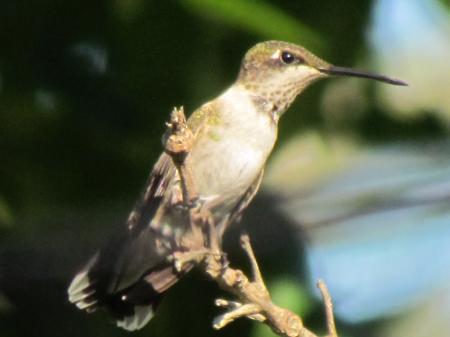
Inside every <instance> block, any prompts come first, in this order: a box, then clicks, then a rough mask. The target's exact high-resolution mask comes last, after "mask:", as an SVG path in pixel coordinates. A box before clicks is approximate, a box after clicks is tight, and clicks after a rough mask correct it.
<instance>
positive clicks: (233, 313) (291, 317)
mask: <svg viewBox="0 0 450 337" xmlns="http://www.w3.org/2000/svg"><path fill="white" fill-rule="evenodd" d="M167 126H168V130H167V132H166V135H165V137H164V140H163V142H164V146H165V151H166V153H168V154H169V155H170V156H171V157H172V160H173V162H174V164H175V166H176V168H177V170H178V174H179V177H180V185H181V189H182V196H183V203H184V205H185V206H186V207H185V208H186V210H187V212H189V219H190V221H191V227H192V229H193V231H196V232H197V233H203V230H202V228H203V229H207V230H209V233H208V235H207V239H208V240H202V241H203V242H208V245H207V246H205V247H201V248H199V249H198V250H197V251H188V252H175V253H174V254H173V256H172V260H173V261H174V264H175V267H176V268H177V269H180V270H181V269H182V267H183V264H185V263H192V262H195V263H197V265H198V266H200V267H201V268H202V270H203V271H204V272H205V273H206V274H207V275H208V276H209V277H210V278H212V279H213V280H214V281H216V282H217V284H218V285H219V286H220V287H221V288H222V289H224V290H226V291H228V292H229V293H231V294H233V295H234V296H236V298H237V301H230V300H226V299H217V300H216V302H215V304H216V306H218V307H223V308H226V309H227V311H226V312H225V313H224V314H222V315H220V316H218V317H216V318H215V319H214V322H213V327H214V328H215V329H221V328H223V327H225V326H226V325H228V324H230V323H231V322H233V321H235V320H236V319H238V318H241V317H247V318H249V319H253V320H257V321H260V322H264V323H265V324H267V325H268V326H269V327H270V328H272V330H273V331H274V332H275V333H277V334H278V335H279V336H286V337H318V336H317V335H316V334H314V333H313V332H311V331H310V330H308V329H307V328H305V327H304V326H303V322H302V320H301V318H300V317H299V316H297V315H296V314H295V313H293V312H291V311H289V310H287V309H284V308H281V307H279V306H277V305H275V304H274V303H273V302H272V299H271V298H270V294H269V291H268V290H267V287H266V285H265V284H264V280H263V277H262V275H261V271H260V270H259V266H258V263H257V261H256V258H255V254H254V253H253V249H252V247H251V244H250V238H249V237H248V235H242V236H241V246H242V249H243V250H244V251H245V252H246V254H247V256H248V258H249V260H250V265H251V269H252V280H249V279H248V277H247V276H246V275H245V274H244V273H243V272H242V271H241V270H239V269H233V268H231V267H230V266H229V264H228V262H227V261H226V260H225V259H224V256H225V254H224V252H222V251H221V248H220V244H219V242H220V239H219V238H217V237H216V233H215V231H214V228H215V227H214V217H213V215H212V214H211V212H210V211H209V210H208V209H204V208H202V207H201V206H200V207H198V206H196V207H193V204H192V202H193V201H195V200H197V198H198V194H197V190H196V188H195V186H194V185H195V184H194V181H193V179H192V174H191V170H190V168H189V167H188V165H187V163H186V158H187V156H188V154H189V151H190V150H191V148H192V146H193V144H194V135H193V133H192V132H191V130H189V127H188V125H187V123H186V118H185V116H184V111H183V108H180V109H177V108H175V109H174V110H173V111H172V114H171V119H170V122H169V123H167ZM317 286H318V287H319V289H320V291H321V293H322V297H323V301H324V305H325V315H326V320H327V329H328V334H327V336H326V337H338V336H337V333H336V327H335V323H334V317H333V304H332V301H331V296H330V294H329V292H328V289H327V287H326V285H325V283H324V282H323V281H319V282H318V284H317Z"/></svg>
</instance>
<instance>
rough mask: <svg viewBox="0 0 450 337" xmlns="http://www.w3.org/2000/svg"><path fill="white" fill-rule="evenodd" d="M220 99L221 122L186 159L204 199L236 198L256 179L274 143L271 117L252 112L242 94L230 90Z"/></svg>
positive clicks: (252, 109)
mask: <svg viewBox="0 0 450 337" xmlns="http://www.w3.org/2000/svg"><path fill="white" fill-rule="evenodd" d="M220 99H226V100H227V104H226V106H227V107H228V108H227V110H226V111H224V112H223V116H222V118H223V120H222V122H221V123H220V124H219V125H216V126H213V127H211V132H213V133H214V137H213V138H212V139H211V138H208V137H205V139H204V140H203V141H200V142H199V143H197V144H196V146H195V148H194V149H193V151H192V152H191V158H190V159H191V160H190V162H191V163H192V169H193V171H194V172H193V176H194V181H195V183H196V185H197V188H198V190H199V193H200V195H201V196H202V197H203V198H205V199H209V198H211V199H214V198H217V197H221V198H225V199H229V198H231V199H233V198H240V196H241V195H242V193H244V192H245V191H246V190H247V188H248V187H250V186H251V185H252V183H253V182H254V181H255V179H256V178H257V177H258V175H259V173H260V172H261V170H262V168H263V167H264V165H265V163H266V160H267V158H268V156H269V154H270V152H271V151H272V148H273V145H274V143H275V140H276V133H277V129H276V125H275V124H274V122H273V121H272V120H271V117H270V116H269V115H267V114H265V113H262V112H259V111H256V110H255V107H254V105H253V102H252V101H251V100H250V98H249V96H248V95H246V94H245V92H244V93H242V92H241V91H236V90H232V89H231V90H229V91H227V92H225V93H224V94H223V95H222V96H221V97H219V100H220ZM230 102H231V103H230Z"/></svg>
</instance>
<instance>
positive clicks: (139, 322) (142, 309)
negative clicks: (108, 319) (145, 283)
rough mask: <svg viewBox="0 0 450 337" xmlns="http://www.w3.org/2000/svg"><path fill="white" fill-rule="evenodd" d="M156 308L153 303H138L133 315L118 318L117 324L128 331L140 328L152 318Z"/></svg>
mask: <svg viewBox="0 0 450 337" xmlns="http://www.w3.org/2000/svg"><path fill="white" fill-rule="evenodd" d="M154 309H155V308H154V306H153V304H150V305H145V306H144V305H136V306H135V307H134V314H133V315H132V316H124V317H123V319H118V320H117V321H116V324H117V326H118V327H120V328H123V329H125V330H128V331H134V330H139V329H141V328H142V327H144V325H146V324H147V323H148V321H150V320H151V319H152V317H153V315H154Z"/></svg>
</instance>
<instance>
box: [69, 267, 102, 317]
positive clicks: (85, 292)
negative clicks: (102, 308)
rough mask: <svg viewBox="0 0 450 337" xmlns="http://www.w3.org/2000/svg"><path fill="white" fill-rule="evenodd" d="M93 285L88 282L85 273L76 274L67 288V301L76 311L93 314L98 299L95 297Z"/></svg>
mask: <svg viewBox="0 0 450 337" xmlns="http://www.w3.org/2000/svg"><path fill="white" fill-rule="evenodd" d="M94 286H95V283H92V282H90V280H89V276H88V273H87V271H81V272H80V273H78V274H77V275H76V276H75V277H74V279H73V281H72V283H71V284H70V286H69V289H68V294H69V301H70V302H71V303H73V304H75V305H76V306H77V307H78V309H81V310H85V311H87V312H93V311H95V310H96V309H97V305H98V299H97V298H96V296H95V289H94Z"/></svg>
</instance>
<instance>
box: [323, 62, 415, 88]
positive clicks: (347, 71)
mask: <svg viewBox="0 0 450 337" xmlns="http://www.w3.org/2000/svg"><path fill="white" fill-rule="evenodd" d="M317 70H319V71H320V72H322V73H324V74H328V75H335V76H349V77H363V78H369V79H372V80H376V81H380V82H384V83H389V84H393V85H408V83H406V82H404V81H401V80H397V79H394V78H390V77H387V76H383V75H378V74H372V73H369V72H366V71H361V70H356V69H351V68H345V67H336V66H333V65H329V66H326V67H318V68H317Z"/></svg>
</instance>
